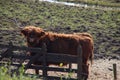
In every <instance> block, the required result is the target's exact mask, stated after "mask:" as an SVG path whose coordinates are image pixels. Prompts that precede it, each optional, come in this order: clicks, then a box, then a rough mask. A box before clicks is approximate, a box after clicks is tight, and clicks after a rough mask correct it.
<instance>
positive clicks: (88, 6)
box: [39, 0, 120, 10]
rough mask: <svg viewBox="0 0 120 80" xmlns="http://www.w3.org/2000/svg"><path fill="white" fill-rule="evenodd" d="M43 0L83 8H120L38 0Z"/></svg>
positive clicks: (55, 0) (54, 0)
mask: <svg viewBox="0 0 120 80" xmlns="http://www.w3.org/2000/svg"><path fill="white" fill-rule="evenodd" d="M39 1H44V2H50V3H56V4H63V5H68V6H76V7H83V8H94V9H102V10H120V8H119V7H105V6H104V7H103V6H98V5H88V4H83V3H71V2H62V1H57V0H39Z"/></svg>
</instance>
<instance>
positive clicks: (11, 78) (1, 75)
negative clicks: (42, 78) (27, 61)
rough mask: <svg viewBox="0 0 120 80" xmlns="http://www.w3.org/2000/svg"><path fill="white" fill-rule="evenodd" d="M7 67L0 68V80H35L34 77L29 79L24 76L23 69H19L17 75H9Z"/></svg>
mask: <svg viewBox="0 0 120 80" xmlns="http://www.w3.org/2000/svg"><path fill="white" fill-rule="evenodd" d="M9 67H10V66H9V65H4V66H0V80H36V79H37V78H36V76H34V77H33V78H31V77H30V76H25V75H24V68H23V67H21V68H20V69H19V70H18V72H19V75H18V74H17V73H15V72H14V73H11V71H10V68H9Z"/></svg>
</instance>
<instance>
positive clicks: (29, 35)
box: [21, 26, 45, 47]
mask: <svg viewBox="0 0 120 80" xmlns="http://www.w3.org/2000/svg"><path fill="white" fill-rule="evenodd" d="M21 33H22V34H23V35H24V36H25V38H26V40H27V43H28V44H29V45H30V46H32V47H34V46H36V45H37V44H38V43H39V39H40V37H42V36H44V34H45V32H44V30H43V29H41V28H38V27H34V26H27V27H25V28H23V29H22V30H21Z"/></svg>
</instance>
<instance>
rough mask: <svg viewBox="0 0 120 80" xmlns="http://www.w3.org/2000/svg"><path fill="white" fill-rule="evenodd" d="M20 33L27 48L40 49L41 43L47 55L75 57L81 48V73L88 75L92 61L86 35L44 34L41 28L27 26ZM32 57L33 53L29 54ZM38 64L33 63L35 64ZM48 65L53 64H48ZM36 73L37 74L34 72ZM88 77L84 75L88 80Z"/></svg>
mask: <svg viewBox="0 0 120 80" xmlns="http://www.w3.org/2000/svg"><path fill="white" fill-rule="evenodd" d="M21 33H22V34H23V35H24V36H25V38H26V39H27V45H28V47H40V48H41V47H42V45H43V43H45V44H46V45H47V52H48V53H60V54H68V55H77V48H78V46H79V45H81V47H82V52H83V53H82V63H83V64H84V65H83V66H82V69H83V70H82V72H83V73H85V74H88V75H89V60H91V62H92V61H93V39H92V36H91V35H90V34H88V33H75V34H61V33H53V32H46V31H44V30H43V29H41V28H38V27H34V26H27V27H25V28H23V29H22V30H21ZM30 55H31V56H34V55H35V53H32V52H31V53H30ZM37 63H38V64H39V63H40V62H38V61H37V62H35V64H37ZM47 64H48V65H50V64H54V63H52V62H48V63H47ZM36 73H39V72H38V70H36ZM88 75H84V76H85V77H86V78H88Z"/></svg>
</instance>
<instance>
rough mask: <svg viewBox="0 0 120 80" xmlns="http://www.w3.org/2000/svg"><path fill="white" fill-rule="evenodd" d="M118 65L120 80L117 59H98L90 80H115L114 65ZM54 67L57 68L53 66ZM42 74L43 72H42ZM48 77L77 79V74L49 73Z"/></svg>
mask: <svg viewBox="0 0 120 80" xmlns="http://www.w3.org/2000/svg"><path fill="white" fill-rule="evenodd" d="M114 63H116V64H117V80H120V60H117V59H111V60H109V59H98V60H94V64H93V65H92V66H91V68H90V77H89V79H88V80H114V77H113V64H114ZM51 66H52V67H56V66H54V65H51ZM72 66H73V67H72V68H77V65H76V64H73V65H72ZM26 73H34V70H30V69H29V70H27V71H26ZM40 73H41V74H42V71H40ZM48 75H55V76H63V77H68V75H71V76H72V77H76V76H77V75H76V74H75V73H71V74H68V73H60V72H48Z"/></svg>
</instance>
